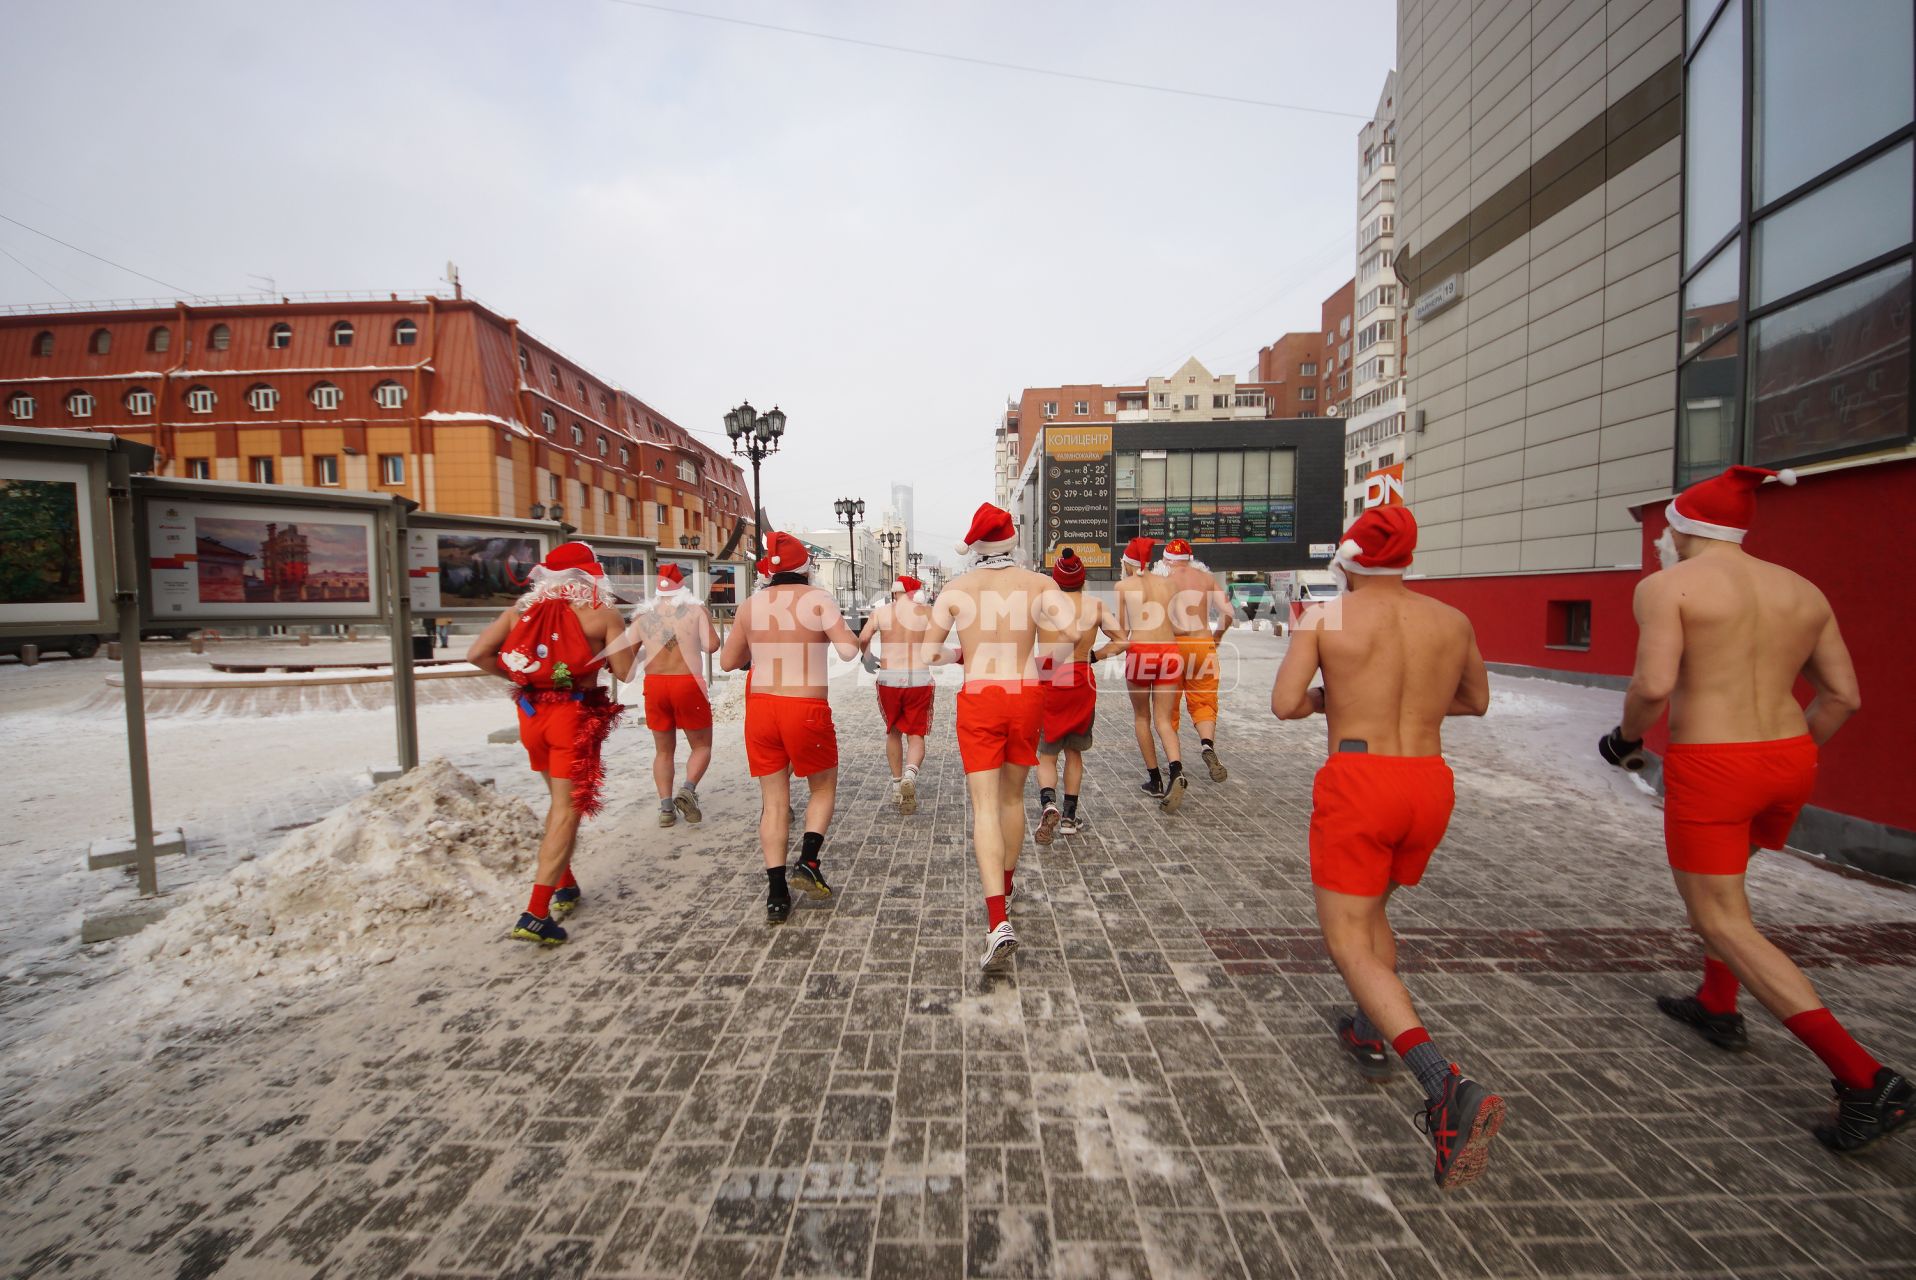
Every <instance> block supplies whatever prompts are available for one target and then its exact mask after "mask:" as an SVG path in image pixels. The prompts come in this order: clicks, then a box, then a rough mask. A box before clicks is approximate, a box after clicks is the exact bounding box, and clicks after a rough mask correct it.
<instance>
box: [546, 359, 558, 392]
mask: <svg viewBox="0 0 1916 1280" xmlns="http://www.w3.org/2000/svg"><path fill="white" fill-rule="evenodd" d="M547 380H548V381H549V382H551V383H552V385H553V386H555V387H556V386H559V385H560V382H559V366H558V365H556V364H555V365H553V366H552V368H551V369H549V370H548V371H547Z"/></svg>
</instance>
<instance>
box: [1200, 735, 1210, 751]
mask: <svg viewBox="0 0 1916 1280" xmlns="http://www.w3.org/2000/svg"><path fill="white" fill-rule="evenodd" d="M1198 745H1199V746H1200V747H1203V748H1204V749H1205V750H1206V751H1210V750H1212V746H1211V740H1210V739H1209V738H1199V739H1198Z"/></svg>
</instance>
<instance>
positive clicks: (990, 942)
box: [978, 920, 1018, 969]
mask: <svg viewBox="0 0 1916 1280" xmlns="http://www.w3.org/2000/svg"><path fill="white" fill-rule="evenodd" d="M1017 949H1018V935H1017V934H1016V933H1015V932H1013V930H1012V928H1011V921H1009V920H1007V921H1005V922H1004V923H1003V924H1001V925H999V926H998V927H997V928H996V929H993V930H992V931H991V936H989V937H988V938H986V939H985V954H984V955H983V956H982V957H980V958H979V961H978V967H979V968H980V969H989V968H991V966H993V965H995V964H997V963H999V962H1000V961H1002V960H1003V959H1004V958H1005V957H1006V956H1009V955H1010V954H1011V953H1012V952H1014V951H1016V950H1017Z"/></svg>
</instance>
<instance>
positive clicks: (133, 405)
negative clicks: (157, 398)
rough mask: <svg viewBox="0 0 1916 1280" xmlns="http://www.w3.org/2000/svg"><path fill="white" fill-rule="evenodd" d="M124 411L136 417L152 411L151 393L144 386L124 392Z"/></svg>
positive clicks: (141, 416)
mask: <svg viewBox="0 0 1916 1280" xmlns="http://www.w3.org/2000/svg"><path fill="white" fill-rule="evenodd" d="M126 411H127V412H128V413H130V414H132V415H133V416H134V417H136V418H144V417H146V416H147V415H148V414H150V413H152V412H153V393H152V392H151V391H148V390H147V389H146V388H144V387H135V388H133V390H131V391H129V392H127V393H126Z"/></svg>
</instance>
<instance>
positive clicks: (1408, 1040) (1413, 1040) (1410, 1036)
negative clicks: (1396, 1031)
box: [1390, 1027, 1430, 1058]
mask: <svg viewBox="0 0 1916 1280" xmlns="http://www.w3.org/2000/svg"><path fill="white" fill-rule="evenodd" d="M1429 1043H1430V1032H1428V1031H1426V1030H1424V1029H1423V1028H1422V1027H1412V1028H1411V1029H1410V1030H1408V1031H1406V1032H1404V1034H1402V1035H1400V1036H1398V1037H1397V1038H1396V1039H1395V1040H1393V1041H1391V1042H1390V1047H1391V1048H1393V1049H1395V1050H1396V1051H1397V1056H1398V1057H1400V1058H1401V1057H1403V1056H1404V1055H1405V1054H1407V1053H1409V1052H1410V1051H1411V1050H1412V1049H1415V1048H1416V1047H1417V1046H1418V1045H1420V1044H1429Z"/></svg>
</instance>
